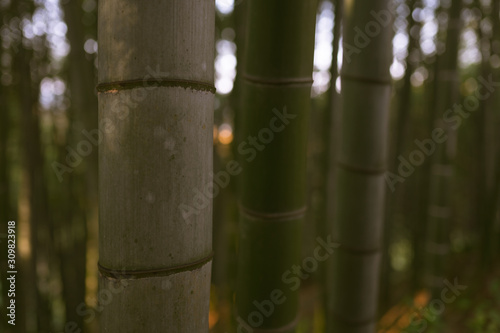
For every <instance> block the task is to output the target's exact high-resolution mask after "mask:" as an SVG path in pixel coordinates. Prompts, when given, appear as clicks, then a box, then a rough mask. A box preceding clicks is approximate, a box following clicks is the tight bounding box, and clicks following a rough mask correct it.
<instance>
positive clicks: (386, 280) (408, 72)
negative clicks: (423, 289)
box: [380, 0, 420, 311]
mask: <svg viewBox="0 0 500 333" xmlns="http://www.w3.org/2000/svg"><path fill="white" fill-rule="evenodd" d="M406 3H407V4H408V7H409V9H410V13H409V15H408V17H407V20H408V29H407V33H408V38H409V42H408V56H407V57H406V69H405V74H404V77H403V81H402V86H401V88H400V89H399V92H398V96H399V98H398V102H397V111H396V116H395V117H396V125H395V127H396V128H395V130H394V135H393V136H392V137H391V142H392V144H391V145H390V147H391V148H392V149H391V152H390V160H391V170H397V169H398V165H399V163H400V161H399V159H398V156H399V155H400V154H401V153H403V148H404V147H405V143H406V142H407V134H406V133H408V120H409V117H410V110H411V101H412V94H411V90H412V89H411V88H412V85H411V76H412V74H413V72H414V70H415V62H414V61H412V59H411V55H412V54H414V52H418V51H419V49H420V47H419V46H418V36H419V34H415V35H414V36H412V34H411V31H412V30H413V29H414V28H420V26H419V25H418V23H416V22H415V20H414V19H413V15H412V13H413V11H414V9H415V8H417V5H418V4H417V3H416V0H408V1H407V2H406ZM419 31H420V29H419ZM415 36H416V37H417V38H414V37H415ZM406 185H408V184H406ZM403 186H404V185H401V186H400V188H399V189H398V190H397V191H396V192H393V193H389V194H388V195H387V199H386V222H385V225H384V254H383V256H382V276H383V279H382V281H381V286H380V294H381V297H380V302H381V304H380V307H381V308H382V311H384V310H387V309H388V308H389V307H390V306H391V305H392V299H393V297H394V295H393V292H392V288H391V287H392V283H391V282H392V267H391V260H390V259H391V258H390V254H389V249H390V245H391V242H392V239H393V234H392V231H393V230H394V227H395V216H396V214H397V209H396V207H401V204H402V203H403V201H402V200H401V199H402V196H401V190H403V188H402V187H403ZM406 187H408V186H406ZM404 193H407V192H406V191H404ZM404 193H403V196H404ZM406 211H407V210H406ZM408 219H410V217H408ZM409 225H410V228H413V229H414V230H415V232H414V233H413V234H417V233H418V232H417V230H416V229H417V228H418V224H415V225H412V224H409Z"/></svg>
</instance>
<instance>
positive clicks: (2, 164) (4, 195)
mask: <svg viewBox="0 0 500 333" xmlns="http://www.w3.org/2000/svg"><path fill="white" fill-rule="evenodd" d="M1 54H2V52H0V56H1ZM5 90H6V89H5V87H4V86H3V85H2V84H1V83H0V104H1V105H3V106H4V108H3V110H2V111H1V112H0V251H1V253H3V255H2V256H1V257H0V267H2V271H1V272H0V278H1V279H2V280H1V282H0V284H1V285H2V297H1V302H2V305H5V306H7V305H8V303H7V302H8V298H7V292H5V291H4V288H5V286H7V284H6V283H5V281H7V272H6V270H5V269H4V268H5V267H7V255H6V254H7V230H8V228H7V223H8V221H11V220H16V218H15V216H14V211H13V209H12V206H11V197H10V196H11V193H10V191H11V181H10V177H9V173H10V168H11V164H10V159H9V154H8V146H9V133H10V126H11V125H12V124H11V122H10V103H9V101H8V100H7V94H6V93H5ZM8 326H9V325H7V320H6V319H5V318H4V320H2V323H1V324H0V328H1V329H2V332H7V328H8Z"/></svg>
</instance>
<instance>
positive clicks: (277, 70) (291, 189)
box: [236, 0, 317, 332]
mask: <svg viewBox="0 0 500 333" xmlns="http://www.w3.org/2000/svg"><path fill="white" fill-rule="evenodd" d="M247 5H248V7H247V11H248V12H247V30H246V32H247V35H246V41H247V44H246V46H245V49H244V51H245V57H244V60H245V62H244V66H243V77H242V79H243V81H242V94H243V96H242V98H243V101H244V102H245V103H244V105H243V109H242V113H241V118H242V119H241V122H240V124H242V128H241V131H242V136H241V138H242V140H243V141H242V142H241V143H240V144H239V147H238V148H239V149H238V152H239V153H240V154H241V156H240V157H241V160H242V170H243V174H242V181H241V195H240V202H241V203H240V216H241V218H240V240H239V258H238V263H239V268H238V280H237V295H236V305H237V310H238V325H239V326H238V332H267V331H268V330H273V331H272V332H294V331H295V326H296V323H297V305H298V287H299V285H300V281H301V280H300V278H299V277H297V276H295V274H294V273H292V272H291V271H290V270H291V269H292V266H294V265H297V266H298V265H300V264H301V263H300V261H299V254H300V245H299V244H300V230H301V223H302V221H303V219H304V214H305V203H306V198H305V195H306V145H307V128H308V116H309V109H310V89H311V83H312V79H311V74H312V65H313V50H314V30H315V17H316V8H317V5H316V1H296V0H293V1H291V2H290V1H285V0H279V1H278V0H276V1H269V0H255V1H252V2H249V3H248V4H247ZM300 274H307V273H305V272H300ZM302 276H306V275H302Z"/></svg>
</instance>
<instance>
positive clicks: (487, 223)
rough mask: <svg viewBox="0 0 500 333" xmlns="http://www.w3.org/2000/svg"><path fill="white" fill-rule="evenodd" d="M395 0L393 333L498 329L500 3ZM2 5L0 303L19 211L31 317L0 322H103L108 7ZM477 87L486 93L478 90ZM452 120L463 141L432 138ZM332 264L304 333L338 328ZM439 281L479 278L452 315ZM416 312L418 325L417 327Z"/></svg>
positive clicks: (320, 181)
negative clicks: (100, 184)
mask: <svg viewBox="0 0 500 333" xmlns="http://www.w3.org/2000/svg"><path fill="white" fill-rule="evenodd" d="M341 5H342V2H341V1H339V0H332V1H320V3H319V7H318V10H317V20H316V42H315V53H314V72H313V79H314V83H313V87H312V90H311V105H312V112H311V118H310V124H309V127H310V128H309V138H308V155H307V158H308V169H307V179H308V197H307V198H308V199H307V201H308V211H307V215H306V223H305V224H304V226H303V232H302V238H303V239H302V244H303V246H302V249H301V256H302V257H307V256H308V255H310V254H311V253H312V252H313V251H314V248H315V246H316V243H315V239H316V237H317V236H318V235H327V234H328V228H329V226H328V225H329V224H328V223H330V222H328V223H327V222H326V221H329V220H330V218H331V215H330V212H329V210H330V208H331V203H329V202H328V201H327V199H326V198H327V197H328V192H329V191H332V189H331V188H332V185H331V184H329V183H328V182H327V179H328V177H327V176H328V174H329V172H331V168H330V166H331V160H332V157H331V156H332V155H333V154H334V153H335V142H336V141H337V139H338V138H337V134H336V133H337V130H338V124H339V120H338V114H339V112H338V109H339V105H340V103H341V98H340V96H341V95H340V94H341V91H342V87H341V84H340V79H339V72H340V70H341V68H342V59H343V58H342V53H343V52H344V50H343V48H342V43H340V42H341V36H342V31H341V29H340V26H339V24H340V20H341V15H338V13H340V11H338V10H337V9H338V8H340V6H341ZM392 5H393V11H392V13H393V14H394V17H393V32H394V34H393V38H392V45H393V62H392V65H391V68H390V73H391V76H392V84H393V93H392V97H391V111H390V140H389V142H390V147H389V148H390V149H389V151H390V154H389V161H388V163H387V164H388V170H389V172H390V173H388V174H387V176H386V177H387V185H388V187H387V198H386V213H385V229H384V245H383V254H384V256H383V260H382V272H381V276H382V277H381V279H380V281H381V282H380V293H379V321H378V323H379V324H378V327H379V328H378V332H423V331H422V330H420V329H421V328H422V325H423V323H424V322H425V325H426V328H425V331H426V332H500V315H499V313H500V266H499V265H498V259H499V256H498V255H499V254H500V220H499V216H498V214H499V212H498V208H499V204H498V201H499V190H500V186H499V185H500V173H499V171H500V167H499V162H500V159H499V158H500V140H499V133H500V131H497V129H498V128H500V91H499V89H498V88H499V87H500V16H499V15H500V2H499V1H498V0H464V1H460V0H456V1H455V0H453V1H451V0H448V1H445V0H441V1H438V0H394V1H393V4H392ZM245 7H246V1H245V0H236V1H235V2H233V1H232V0H218V1H216V9H217V13H216V27H215V34H216V44H215V45H214V48H215V50H216V59H215V64H214V65H215V70H216V75H215V76H216V78H215V86H216V88H217V94H216V100H215V105H214V109H215V125H214V173H216V172H217V171H218V170H223V169H225V167H226V163H227V162H229V161H232V160H234V159H235V158H236V155H237V152H236V147H235V146H236V145H235V142H236V141H237V140H236V139H235V138H236V137H237V135H238V131H237V129H238V113H237V112H235V111H236V110H237V109H238V105H239V104H238V103H239V99H238V97H239V89H240V87H241V84H240V83H239V79H240V78H239V76H238V74H237V73H239V71H240V67H239V66H240V63H241V61H239V60H240V59H241V57H242V52H241V50H242V49H243V47H244V38H243V37H242V36H243V35H244V31H245V19H244V18H245ZM0 13H1V22H0V40H1V47H0V66H1V72H0V105H1V112H0V117H1V118H0V237H2V238H0V240H2V242H1V243H0V246H1V249H0V251H1V253H2V255H1V256H0V259H1V262H0V267H1V268H2V269H1V270H0V274H1V280H0V281H1V282H0V284H1V287H2V298H1V299H0V302H1V307H2V309H5V306H6V304H7V303H6V302H7V295H6V286H7V285H6V284H5V281H6V269H4V268H5V267H7V257H6V256H5V255H4V254H6V253H7V243H6V242H5V239H4V238H5V236H6V230H7V221H9V220H15V221H17V231H18V243H17V251H18V257H17V258H18V259H17V260H18V261H17V262H18V270H19V272H20V273H19V274H18V281H17V290H16V302H17V305H16V309H17V310H16V318H17V320H16V327H15V330H14V329H13V327H12V326H10V325H7V320H5V318H4V317H5V316H2V317H3V318H2V320H1V322H0V327H1V331H2V332H83V331H86V332H98V331H99V325H98V315H99V313H100V312H101V311H102V310H101V308H100V305H99V304H98V301H97V299H98V296H97V274H98V273H97V261H98V248H97V243H98V242H97V240H98V238H97V237H98V235H97V230H98V220H97V218H98V207H97V198H98V189H97V150H98V145H99V140H98V137H97V136H96V128H97V127H98V126H97V95H96V92H95V86H96V73H97V68H98V63H97V52H98V43H97V3H96V1H95V0H35V1H29V0H0ZM152 70H153V71H154V70H157V69H154V68H153V69H152ZM478 91H479V92H480V93H481V94H482V95H486V94H487V95H488V97H485V98H477V97H476V98H473V96H477V93H478ZM471 96H472V97H471ZM360 98H362V97H360ZM454 105H459V106H462V111H460V110H458V109H454ZM450 109H454V111H453V113H452V112H448V110H450ZM463 109H465V110H466V111H463ZM440 119H444V120H445V121H447V124H448V125H445V124H443V123H440V122H439V120H440ZM436 120H437V121H436ZM449 124H451V127H452V129H453V130H452V131H448V132H447V133H448V135H449V138H448V140H445V142H444V143H442V144H441V143H434V144H429V143H428V142H429V139H430V138H433V137H435V134H434V130H435V129H436V128H441V127H440V126H442V127H443V128H444V127H445V126H449ZM441 135H442V133H441ZM437 136H439V135H437ZM416 140H417V141H418V143H417V141H416ZM426 140H427V141H426ZM425 142H427V145H425ZM430 150H432V152H430ZM415 151H419V152H420V153H415ZM235 192H236V182H231V184H230V186H228V187H226V188H224V189H221V192H220V194H219V195H218V196H216V197H215V199H214V213H213V221H214V234H213V239H214V243H213V244H214V252H215V256H214V262H213V268H212V294H211V305H210V308H211V309H210V330H211V332H214V333H215V332H217V333H218V332H221V333H222V332H232V331H234V325H235V322H234V305H233V302H234V292H235V288H236V273H235V272H236V261H237V258H236V253H237V246H238V245H237V239H238V237H237V235H238V227H237V221H238V209H237V207H238V206H237V198H236V194H235ZM436 207H438V208H439V209H438V208H436ZM443 207H446V208H445V209H444V208H443ZM444 244H448V245H444ZM124 246H126V244H124ZM325 270H326V268H324V267H320V268H319V269H318V271H317V272H315V273H314V274H312V276H311V277H310V278H308V279H305V280H304V281H303V282H302V286H301V310H300V312H301V317H300V321H299V324H298V329H297V331H298V332H324V331H325V327H327V326H328V323H327V322H328V315H325V308H326V305H325V302H326V301H325V297H324V294H325V293H326V291H325V288H324V286H325V276H327V274H326V272H325ZM436 276H438V277H446V278H447V279H448V280H449V281H452V283H453V281H454V280H455V279H458V282H459V284H460V285H465V286H467V289H465V290H464V291H462V292H461V294H460V296H457V298H456V301H453V302H451V303H450V304H446V308H445V309H444V310H443V311H438V312H439V313H438V314H436V311H434V312H432V311H430V310H429V309H431V310H432V300H433V297H434V296H433V295H436V294H439V291H436V290H434V289H435V288H436V285H435V277H436ZM101 301H102V300H101ZM3 311H4V310H2V311H1V312H0V313H3ZM426 311H427V312H426ZM415 318H420V323H422V325H420V326H419V327H418V328H417V327H411V325H410V324H411V322H412V320H414V319H415ZM409 326H410V327H409Z"/></svg>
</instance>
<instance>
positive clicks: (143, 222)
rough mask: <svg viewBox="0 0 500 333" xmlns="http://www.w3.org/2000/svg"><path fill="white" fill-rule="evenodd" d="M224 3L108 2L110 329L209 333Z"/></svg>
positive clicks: (103, 260) (103, 156) (102, 13)
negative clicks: (218, 17)
mask: <svg viewBox="0 0 500 333" xmlns="http://www.w3.org/2000/svg"><path fill="white" fill-rule="evenodd" d="M214 11H215V7H214V3H213V2H211V1H202V2H200V1H194V0H182V1H180V0H179V1H161V2H149V1H139V0H135V1H123V0H109V1H100V2H99V8H98V13H99V18H98V25H99V75H98V76H99V79H98V80H99V85H98V91H99V96H98V98H99V125H100V130H101V133H102V134H103V138H102V142H101V144H100V151H99V189H100V193H99V201H100V212H99V215H100V216H99V220H100V226H99V231H100V234H99V248H100V258H99V264H100V266H99V267H100V281H99V282H100V286H99V289H100V291H99V295H98V296H99V301H100V305H101V306H102V318H101V329H102V331H104V332H179V333H181V332H182V333H184V332H207V331H208V311H209V295H210V271H211V253H212V205H211V203H212V200H211V199H210V197H212V195H210V194H208V195H207V196H208V197H207V196H204V195H202V194H201V193H200V192H209V191H210V184H212V177H211V174H210V173H211V171H212V140H213V139H212V135H213V134H212V126H213V104H214V100H213V93H214V90H215V89H214V88H213V61H214V18H215V13H214ZM198 191H199V192H198Z"/></svg>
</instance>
